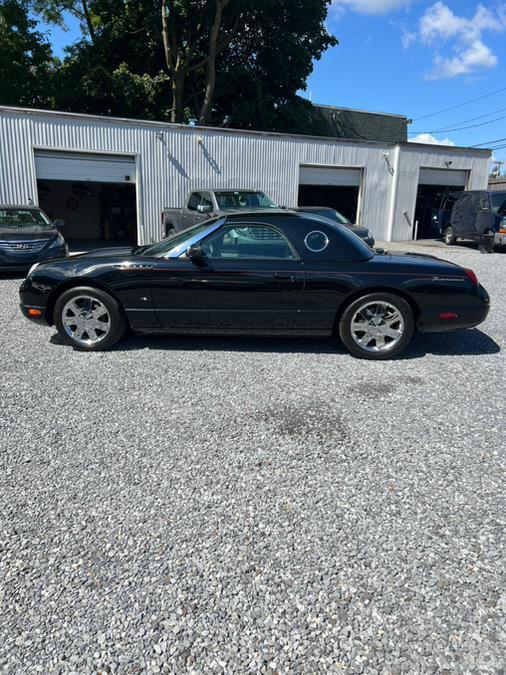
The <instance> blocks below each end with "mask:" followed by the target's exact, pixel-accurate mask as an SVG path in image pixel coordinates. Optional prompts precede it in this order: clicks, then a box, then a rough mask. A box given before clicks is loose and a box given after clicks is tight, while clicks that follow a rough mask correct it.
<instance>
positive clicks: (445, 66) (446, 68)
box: [427, 40, 497, 80]
mask: <svg viewBox="0 0 506 675" xmlns="http://www.w3.org/2000/svg"><path fill="white" fill-rule="evenodd" d="M496 65H497V56H496V55H495V54H494V53H493V52H492V50H491V49H490V48H489V47H487V45H485V44H483V42H482V41H481V40H475V41H474V42H473V43H472V44H471V45H469V47H464V48H462V49H460V50H459V52H458V54H457V56H454V57H452V58H446V59H445V58H441V57H440V56H436V57H435V59H434V68H433V69H432V71H431V72H430V73H428V74H427V79H428V80H443V79H450V78H452V77H458V76H459V75H469V74H470V73H472V72H474V71H475V70H479V69H481V68H495V67H496Z"/></svg>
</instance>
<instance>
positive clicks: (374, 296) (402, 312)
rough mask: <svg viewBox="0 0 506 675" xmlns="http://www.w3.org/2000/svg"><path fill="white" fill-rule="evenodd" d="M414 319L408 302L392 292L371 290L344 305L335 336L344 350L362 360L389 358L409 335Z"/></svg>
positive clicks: (401, 347) (402, 345)
mask: <svg viewBox="0 0 506 675" xmlns="http://www.w3.org/2000/svg"><path fill="white" fill-rule="evenodd" d="M414 328H415V322H414V318H413V312H412V310H411V307H410V306H409V304H408V303H407V302H406V300H404V299H403V298H401V297H399V296H397V295H394V294H393V293H371V294H370V295H365V296H362V297H361V298H358V300H355V301H354V302H352V303H351V305H350V306H349V307H347V308H346V309H345V311H344V313H343V315H342V317H341V320H340V322H339V335H340V337H341V340H342V341H343V343H344V344H345V346H346V347H347V348H348V351H349V352H350V353H351V354H353V356H357V357H359V358H362V359H379V360H381V359H391V358H393V357H394V356H397V355H398V354H400V353H401V352H402V351H403V350H404V349H405V348H406V347H407V345H408V344H409V343H410V341H411V338H412V337H413V331H414Z"/></svg>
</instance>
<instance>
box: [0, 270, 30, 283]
mask: <svg viewBox="0 0 506 675" xmlns="http://www.w3.org/2000/svg"><path fill="white" fill-rule="evenodd" d="M26 272H28V270H27V271H26ZM26 272H0V281H11V280H14V281H15V280H16V279H18V280H19V281H22V280H23V279H24V278H25V277H26Z"/></svg>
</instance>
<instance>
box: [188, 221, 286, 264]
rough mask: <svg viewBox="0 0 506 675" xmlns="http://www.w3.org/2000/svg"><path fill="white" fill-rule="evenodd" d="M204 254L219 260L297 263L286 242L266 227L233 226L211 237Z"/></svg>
mask: <svg viewBox="0 0 506 675" xmlns="http://www.w3.org/2000/svg"><path fill="white" fill-rule="evenodd" d="M201 246H202V250H203V252H204V255H205V256H206V257H207V258H210V259H219V260H298V255H297V254H296V252H295V249H294V248H293V246H292V245H291V243H290V242H289V241H288V239H287V238H286V237H285V236H284V235H283V234H281V232H279V231H278V230H277V229H275V228H274V227H271V226H269V225H249V224H245V225H235V226H233V227H224V228H222V229H220V230H218V232H216V233H214V234H212V235H210V236H209V237H208V238H207V239H205V240H204V241H203V242H202V244H201Z"/></svg>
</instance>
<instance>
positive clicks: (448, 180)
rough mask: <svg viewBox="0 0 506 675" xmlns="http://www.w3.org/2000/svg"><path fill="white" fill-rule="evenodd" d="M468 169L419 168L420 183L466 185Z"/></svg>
mask: <svg viewBox="0 0 506 675" xmlns="http://www.w3.org/2000/svg"><path fill="white" fill-rule="evenodd" d="M468 176H469V172H468V171H460V170H458V169H420V180H419V183H420V185H448V186H452V187H466V185H467V179H468Z"/></svg>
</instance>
